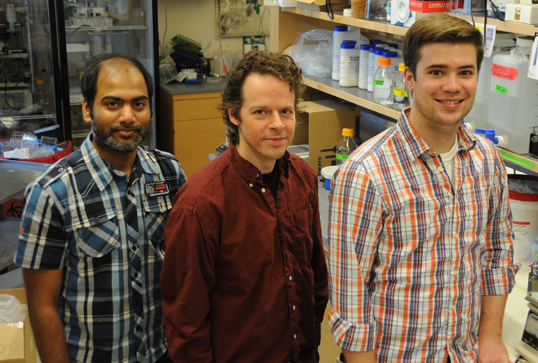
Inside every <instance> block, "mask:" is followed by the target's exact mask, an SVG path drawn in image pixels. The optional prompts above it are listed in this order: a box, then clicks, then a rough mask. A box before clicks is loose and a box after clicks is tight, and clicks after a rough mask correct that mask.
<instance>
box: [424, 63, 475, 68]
mask: <svg viewBox="0 0 538 363" xmlns="http://www.w3.org/2000/svg"><path fill="white" fill-rule="evenodd" d="M432 68H435V69H439V68H441V69H445V68H448V65H446V64H432V65H430V66H429V67H426V69H432ZM458 69H476V67H475V66H474V65H472V64H468V65H464V66H461V67H459V68H458Z"/></svg>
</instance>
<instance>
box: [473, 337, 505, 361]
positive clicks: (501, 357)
mask: <svg viewBox="0 0 538 363" xmlns="http://www.w3.org/2000/svg"><path fill="white" fill-rule="evenodd" d="M478 344H479V346H478V363H510V358H508V351H507V350H506V347H505V346H504V344H503V342H502V341H501V340H500V339H480V340H479V343H478Z"/></svg>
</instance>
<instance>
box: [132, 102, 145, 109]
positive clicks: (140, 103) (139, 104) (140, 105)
mask: <svg viewBox="0 0 538 363" xmlns="http://www.w3.org/2000/svg"><path fill="white" fill-rule="evenodd" d="M134 106H135V107H136V108H143V107H145V106H146V103H145V102H144V101H136V102H135V104H134Z"/></svg>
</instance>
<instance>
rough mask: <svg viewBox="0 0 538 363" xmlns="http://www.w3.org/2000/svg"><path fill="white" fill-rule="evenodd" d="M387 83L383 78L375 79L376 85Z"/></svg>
mask: <svg viewBox="0 0 538 363" xmlns="http://www.w3.org/2000/svg"><path fill="white" fill-rule="evenodd" d="M383 83H385V81H384V80H382V79H374V86H382V85H383Z"/></svg>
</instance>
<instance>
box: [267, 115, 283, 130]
mask: <svg viewBox="0 0 538 363" xmlns="http://www.w3.org/2000/svg"><path fill="white" fill-rule="evenodd" d="M270 118H271V119H270V123H269V126H270V127H271V128H272V129H275V130H282V129H283V128H284V126H285V125H284V122H283V121H282V119H281V118H280V113H279V112H278V111H274V112H272V113H271V116H270Z"/></svg>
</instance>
